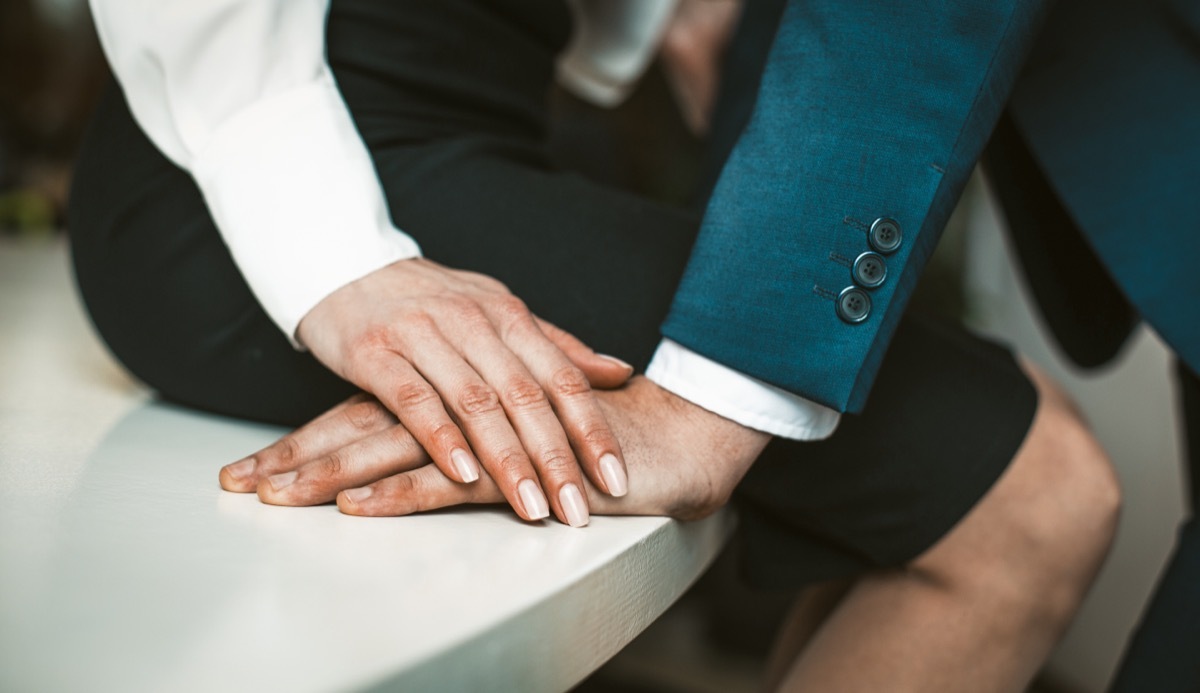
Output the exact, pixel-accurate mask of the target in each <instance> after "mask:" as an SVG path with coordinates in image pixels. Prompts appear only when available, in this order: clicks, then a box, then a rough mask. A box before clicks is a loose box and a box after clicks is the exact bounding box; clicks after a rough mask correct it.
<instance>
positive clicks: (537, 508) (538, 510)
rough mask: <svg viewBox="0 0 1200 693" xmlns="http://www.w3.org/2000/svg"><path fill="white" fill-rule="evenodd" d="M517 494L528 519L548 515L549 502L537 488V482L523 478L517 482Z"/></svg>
mask: <svg viewBox="0 0 1200 693" xmlns="http://www.w3.org/2000/svg"><path fill="white" fill-rule="evenodd" d="M517 495H518V496H520V497H521V505H523V506H525V514H526V515H528V516H529V519H531V520H540V519H542V518H544V517H549V516H550V504H549V503H547V502H546V496H545V494H543V493H542V489H540V488H538V485H537V482H535V481H533V480H532V479H525V480H524V481H522V482H521V483H519V484H517Z"/></svg>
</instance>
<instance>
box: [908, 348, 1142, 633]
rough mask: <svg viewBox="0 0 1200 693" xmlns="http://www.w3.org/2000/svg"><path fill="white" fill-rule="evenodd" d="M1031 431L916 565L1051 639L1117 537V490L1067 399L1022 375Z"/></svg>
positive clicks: (1040, 377)
mask: <svg viewBox="0 0 1200 693" xmlns="http://www.w3.org/2000/svg"><path fill="white" fill-rule="evenodd" d="M1028 371H1029V374H1030V376H1031V378H1032V379H1033V381H1034V384H1035V386H1036V387H1037V388H1038V393H1039V403H1038V410H1037V413H1036V414H1035V417H1034V421H1033V424H1032V426H1031V428H1030V431H1029V434H1028V435H1027V437H1026V439H1025V441H1024V443H1023V444H1022V446H1021V448H1020V450H1018V452H1017V455H1016V457H1015V458H1014V460H1013V462H1012V464H1011V465H1010V467H1009V469H1008V470H1007V471H1006V472H1005V473H1004V475H1002V476H1001V478H1000V480H999V481H997V483H996V485H995V486H994V487H993V488H992V490H991V491H990V492H989V493H988V494H987V495H986V496H984V498H983V499H982V500H981V501H980V503H979V504H978V505H977V506H976V508H975V509H974V510H973V511H972V512H971V513H970V514H968V516H967V517H966V518H965V519H964V520H963V521H962V522H961V523H960V524H959V526H958V527H956V528H955V529H954V530H953V531H952V532H951V533H950V534H949V535H947V536H946V537H945V538H944V539H943V540H942V541H941V542H939V543H938V544H937V545H935V546H934V547H933V548H932V549H930V550H929V551H927V552H926V553H925V554H923V555H922V556H920V557H918V559H917V560H916V561H915V562H914V564H913V566H912V567H913V569H914V570H915V571H917V574H918V575H921V576H924V577H926V578H928V579H929V580H931V581H933V582H934V583H935V584H939V585H941V586H944V587H946V588H947V589H950V590H953V591H956V592H964V591H965V593H967V594H969V595H973V597H972V598H973V599H976V600H982V602H979V601H977V602H976V603H983V604H990V605H992V606H994V607H995V608H996V610H997V612H1000V613H1005V614H1008V615H1009V616H1011V617H1013V618H1020V619H1021V620H1022V621H1024V622H1025V624H1026V625H1027V624H1028V620H1029V619H1033V620H1034V621H1036V622H1038V623H1039V624H1041V625H1042V626H1044V627H1045V628H1046V629H1048V630H1049V631H1058V630H1061V628H1062V627H1065V625H1066V623H1067V622H1068V621H1069V620H1070V618H1071V617H1072V616H1073V615H1074V612H1075V611H1076V609H1077V608H1078V606H1079V603H1080V602H1081V601H1082V599H1083V596H1084V595H1085V594H1086V592H1087V589H1088V588H1089V587H1090V586H1091V583H1092V580H1093V578H1094V577H1095V574H1096V571H1097V570H1098V569H1099V566H1100V564H1101V562H1102V561H1103V558H1104V556H1105V555H1106V554H1107V552H1108V548H1109V546H1110V545H1111V543H1112V539H1113V536H1114V534H1115V531H1116V526H1117V519H1118V515H1119V513H1120V504H1121V499H1120V487H1119V485H1118V482H1117V478H1116V475H1115V473H1114V471H1113V469H1112V466H1111V464H1110V463H1109V460H1108V456H1107V455H1106V454H1105V452H1104V450H1103V448H1101V447H1100V444H1099V443H1098V442H1097V441H1096V439H1095V437H1094V436H1093V435H1092V433H1091V431H1090V430H1089V429H1088V427H1087V425H1086V423H1084V421H1083V419H1082V417H1081V416H1080V414H1079V412H1078V410H1077V409H1076V408H1075V406H1074V404H1073V403H1072V402H1071V400H1070V398H1069V397H1067V395H1066V394H1065V393H1063V392H1062V390H1061V389H1060V388H1058V386H1057V385H1055V384H1054V383H1053V381H1051V380H1050V379H1049V378H1048V377H1047V376H1045V375H1044V374H1043V373H1041V372H1040V371H1037V370H1036V369H1033V368H1029V369H1028Z"/></svg>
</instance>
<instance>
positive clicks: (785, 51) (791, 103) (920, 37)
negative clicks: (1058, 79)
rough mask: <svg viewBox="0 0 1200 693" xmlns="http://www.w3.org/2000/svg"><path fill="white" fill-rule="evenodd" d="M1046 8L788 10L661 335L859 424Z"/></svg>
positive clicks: (809, 6)
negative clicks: (879, 269) (885, 242)
mask: <svg viewBox="0 0 1200 693" xmlns="http://www.w3.org/2000/svg"><path fill="white" fill-rule="evenodd" d="M1045 9H1046V8H1045V3H1044V2H1041V1H1040V0H991V1H982V0H946V1H942V2H872V1H868V0H794V1H792V2H789V4H788V6H787V7H786V9H785V10H784V14H783V17H782V20H781V22H780V25H779V29H778V31H777V34H776V37H775V41H774V44H773V46H772V48H771V52H770V55H769V57H768V61H767V65H766V68H765V70H764V72H763V76H762V82H761V85H760V88H759V94H758V101H757V103H756V105H755V108H754V112H753V115H752V116H751V118H750V121H749V123H748V124H747V126H746V128H745V129H744V131H743V132H742V134H741V137H740V138H739V140H738V142H737V144H736V145H735V147H734V148H733V151H732V153H731V154H730V157H729V159H728V161H727V162H726V164H725V166H724V168H723V169H722V172H721V175H720V178H719V180H718V182H717V184H716V187H715V189H714V190H713V194H712V196H711V198H710V200H709V204H708V207H707V210H706V212H705V216H704V221H703V225H702V228H701V231H700V235H699V237H698V239H697V241H696V245H695V247H694V250H693V254H692V258H691V260H690V262H689V265H688V269H687V272H686V274H685V277H684V279H683V281H682V283H681V285H680V288H679V290H678V293H677V294H676V298H675V301H674V304H673V306H672V308H671V311H670V314H669V315H668V318H667V320H666V322H665V324H664V326H663V333H664V335H665V336H667V337H669V338H671V339H673V340H675V341H677V342H680V343H681V344H684V345H685V346H688V347H689V348H691V349H693V350H695V351H697V352H699V353H701V354H703V355H705V356H708V357H710V358H712V359H714V360H716V361H718V362H721V363H724V364H726V365H729V366H731V367H733V368H735V369H737V370H739V371H741V372H743V373H746V374H748V375H751V376H754V377H756V378H759V379H761V380H763V381H766V382H768V383H772V384H774V385H777V386H779V387H781V388H783V389H785V390H788V391H791V392H794V393H797V394H800V395H803V396H805V397H808V398H810V399H813V400H815V401H818V402H820V403H822V404H825V405H827V406H830V407H833V408H835V409H839V410H842V411H857V410H859V409H861V407H862V406H863V404H864V402H865V400H866V397H867V394H868V392H869V391H870V387H871V384H872V382H873V381H874V378H875V374H876V372H877V371H878V368H879V363H880V361H881V359H882V357H883V354H884V351H885V350H886V348H887V345H888V341H889V339H890V337H891V335H892V333H893V332H894V330H895V328H896V326H897V324H898V322H899V319H900V315H901V313H902V312H903V310H904V307H905V305H906V303H907V301H908V298H909V296H910V294H911V293H912V289H913V287H914V285H915V284H916V281H917V277H918V275H919V274H920V272H921V269H922V267H923V266H924V265H925V262H926V261H927V260H928V258H929V256H930V254H931V252H932V250H933V247H934V245H935V244H936V242H937V239H938V237H939V235H940V233H941V231H942V229H943V227H944V226H945V223H946V220H947V218H948V217H949V215H950V212H951V211H952V209H953V207H954V205H955V203H956V202H957V200H958V198H959V196H960V194H961V192H962V189H963V186H964V185H965V183H966V180H967V177H968V176H969V174H970V172H971V170H972V168H973V166H974V164H975V162H976V160H977V159H978V157H979V155H980V153H981V152H982V150H983V148H984V145H985V144H986V142H987V140H988V136H989V134H990V133H991V131H992V128H993V126H994V125H995V123H996V120H997V118H998V117H999V115H1000V113H1001V111H1002V109H1003V107H1004V104H1005V102H1006V101H1007V99H1008V96H1009V93H1010V92H1011V89H1012V86H1013V83H1014V82H1015V80H1016V77H1017V74H1018V70H1019V68H1020V66H1021V64H1022V62H1023V59H1024V56H1025V55H1026V53H1027V51H1028V49H1029V47H1030V45H1031V44H1032V41H1033V37H1034V35H1035V34H1036V30H1037V28H1038V26H1039V24H1040V23H1041V21H1042V20H1043V15H1044V13H1045ZM879 219H887V220H891V221H892V222H894V223H895V225H896V227H898V229H899V232H900V233H899V235H900V236H901V240H900V243H899V247H898V248H896V249H895V250H892V251H891V252H880V253H879V256H880V258H882V262H883V264H885V265H886V270H885V271H886V276H885V277H884V279H883V281H882V284H880V285H879V286H877V287H873V288H865V287H861V286H860V289H861V293H859V294H857V295H858V296H859V298H860V301H859V303H858V304H856V305H853V306H852V308H854V309H855V310H856V311H857V312H855V313H854V316H855V317H862V313H864V312H865V318H864V319H862V320H861V321H857V322H849V321H847V320H845V319H843V317H841V316H840V315H839V311H838V309H837V304H838V298H839V296H840V295H841V294H842V293H843V292H844V291H845V290H847V289H850V288H852V287H855V286H859V285H860V284H861V282H856V280H855V278H854V272H853V270H852V267H853V265H854V262H855V261H856V260H857V259H858V258H859V257H860V256H861V255H862V254H863V253H866V252H870V251H872V249H873V246H872V243H871V241H870V235H871V234H870V229H871V226H872V224H874V223H875V221H876V220H879ZM874 247H875V248H876V249H878V244H876V246H874ZM876 259H879V258H876ZM876 276H878V273H877V275H876ZM864 296H865V299H862V297H864ZM866 304H869V306H868V305H866Z"/></svg>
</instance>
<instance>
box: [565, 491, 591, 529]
mask: <svg viewBox="0 0 1200 693" xmlns="http://www.w3.org/2000/svg"><path fill="white" fill-rule="evenodd" d="M558 502H559V503H562V508H563V514H565V515H566V516H567V524H569V525H571V526H572V527H583V526H585V525H586V524H587V523H588V520H589V519H590V518H589V517H588V509H587V504H586V503H584V502H583V494H582V493H580V492H579V487H578V486H576V485H575V484H567V485H566V486H563V487H562V490H560V491H559V492H558Z"/></svg>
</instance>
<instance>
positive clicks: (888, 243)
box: [867, 217, 904, 255]
mask: <svg viewBox="0 0 1200 693" xmlns="http://www.w3.org/2000/svg"><path fill="white" fill-rule="evenodd" d="M903 240H904V233H903V232H902V231H901V230H900V222H898V221H896V220H895V219H888V218H887V217H880V218H878V219H876V220H875V223H874V224H871V232H870V233H869V234H867V241H868V242H869V243H870V244H871V247H872V248H874V249H875V250H878V251H879V252H881V253H883V254H884V255H888V254H890V253H894V252H896V249H897V248H899V247H900V242H901V241H903Z"/></svg>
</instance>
